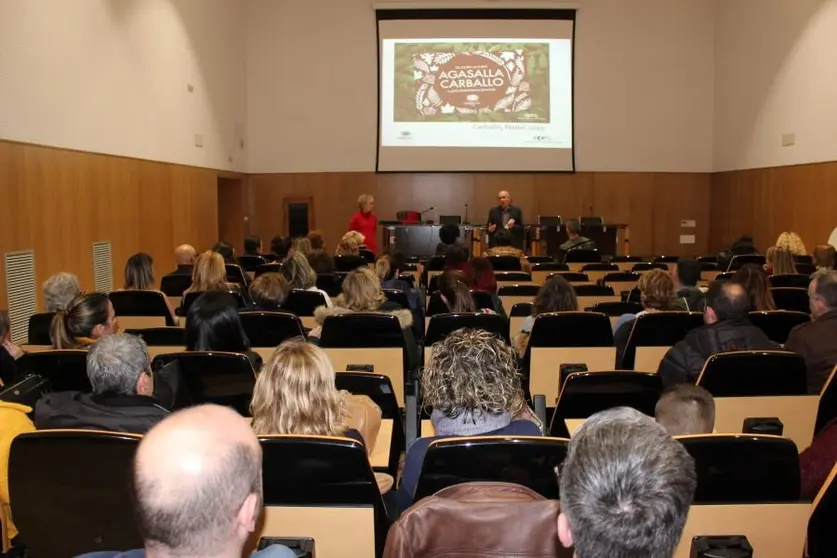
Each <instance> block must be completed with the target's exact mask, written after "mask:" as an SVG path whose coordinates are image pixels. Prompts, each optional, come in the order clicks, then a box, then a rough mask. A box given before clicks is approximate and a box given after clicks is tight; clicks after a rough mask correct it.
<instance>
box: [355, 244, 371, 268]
mask: <svg viewBox="0 0 837 558" xmlns="http://www.w3.org/2000/svg"><path fill="white" fill-rule="evenodd" d="M358 256H360V257H361V258H363V261H365V262H366V263H367V264H373V263H375V253H374V252H372V251H371V250H365V249H363V248H361V249H360V251H359V252H358ZM358 267H360V266H358Z"/></svg>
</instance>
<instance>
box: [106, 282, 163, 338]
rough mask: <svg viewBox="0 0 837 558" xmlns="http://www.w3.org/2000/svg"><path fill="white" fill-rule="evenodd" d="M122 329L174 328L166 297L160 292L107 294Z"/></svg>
mask: <svg viewBox="0 0 837 558" xmlns="http://www.w3.org/2000/svg"><path fill="white" fill-rule="evenodd" d="M108 298H109V299H110V302H111V304H112V305H113V311H114V312H115V313H116V316H117V318H119V323H120V325H121V326H122V327H124V328H126V329H128V328H132V329H142V328H144V327H161V326H176V325H177V324H176V323H175V321H174V317H173V316H172V310H171V309H170V308H169V303H168V301H167V300H166V295H165V294H163V293H162V292H160V291H139V290H125V291H112V292H111V293H110V294H108Z"/></svg>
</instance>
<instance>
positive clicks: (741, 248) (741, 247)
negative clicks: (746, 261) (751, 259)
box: [718, 234, 759, 271]
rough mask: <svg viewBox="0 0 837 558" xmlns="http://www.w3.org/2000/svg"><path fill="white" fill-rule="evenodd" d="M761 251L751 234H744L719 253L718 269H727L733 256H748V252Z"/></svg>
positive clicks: (755, 252)
mask: <svg viewBox="0 0 837 558" xmlns="http://www.w3.org/2000/svg"><path fill="white" fill-rule="evenodd" d="M758 253H759V251H758V249H757V248H756V246H755V244H753V237H752V236H750V235H749V234H742V235H741V236H739V237H738V238H736V239H735V241H734V242H733V243H732V245H731V246H730V247H729V248H727V249H726V250H724V251H723V252H721V253H720V254H718V269H720V270H721V271H726V270H727V268H728V267H729V264H730V262H731V261H732V258H733V257H735V256H746V255H748V254H758Z"/></svg>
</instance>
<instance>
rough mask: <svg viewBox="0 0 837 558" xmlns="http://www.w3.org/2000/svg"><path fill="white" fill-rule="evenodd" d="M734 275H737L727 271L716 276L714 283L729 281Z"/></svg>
mask: <svg viewBox="0 0 837 558" xmlns="http://www.w3.org/2000/svg"><path fill="white" fill-rule="evenodd" d="M733 275H735V272H734V271H725V272H723V273H719V274H718V275H716V276H715V279H714V281H729V280H730V279H732V276H733Z"/></svg>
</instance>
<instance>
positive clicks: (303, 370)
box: [250, 339, 374, 443]
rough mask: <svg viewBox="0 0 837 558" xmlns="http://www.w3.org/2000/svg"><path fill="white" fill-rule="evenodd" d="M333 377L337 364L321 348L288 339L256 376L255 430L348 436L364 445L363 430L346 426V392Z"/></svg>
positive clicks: (300, 340) (254, 394) (253, 409)
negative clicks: (337, 385)
mask: <svg viewBox="0 0 837 558" xmlns="http://www.w3.org/2000/svg"><path fill="white" fill-rule="evenodd" d="M334 380H335V373H334V367H333V366H332V365H331V361H330V360H329V358H328V355H326V354H325V352H324V351H323V350H322V349H320V348H319V347H317V346H315V345H312V344H310V343H306V342H305V340H304V339H299V340H290V341H285V342H284V343H282V344H281V345H279V346H278V347H277V348H276V351H274V353H273V354H272V355H271V357H270V358H269V359H268V361H267V363H266V364H265V366H264V369H263V370H262V372H261V374H259V377H258V379H257V380H256V387H255V388H254V390H253V402H252V404H251V406H250V408H251V411H252V414H253V423H252V424H253V431H254V432H255V433H256V434H259V435H262V434H298V435H314V436H345V437H347V438H353V439H355V440H357V441H359V442H360V443H364V440H363V437H362V436H361V434H360V432H358V431H357V430H355V429H353V428H348V427H347V423H348V417H349V411H348V402H347V401H346V399H345V396H347V395H348V393H341V392H340V391H338V390H337V387H336V386H335V384H334ZM373 442H374V440H373Z"/></svg>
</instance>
